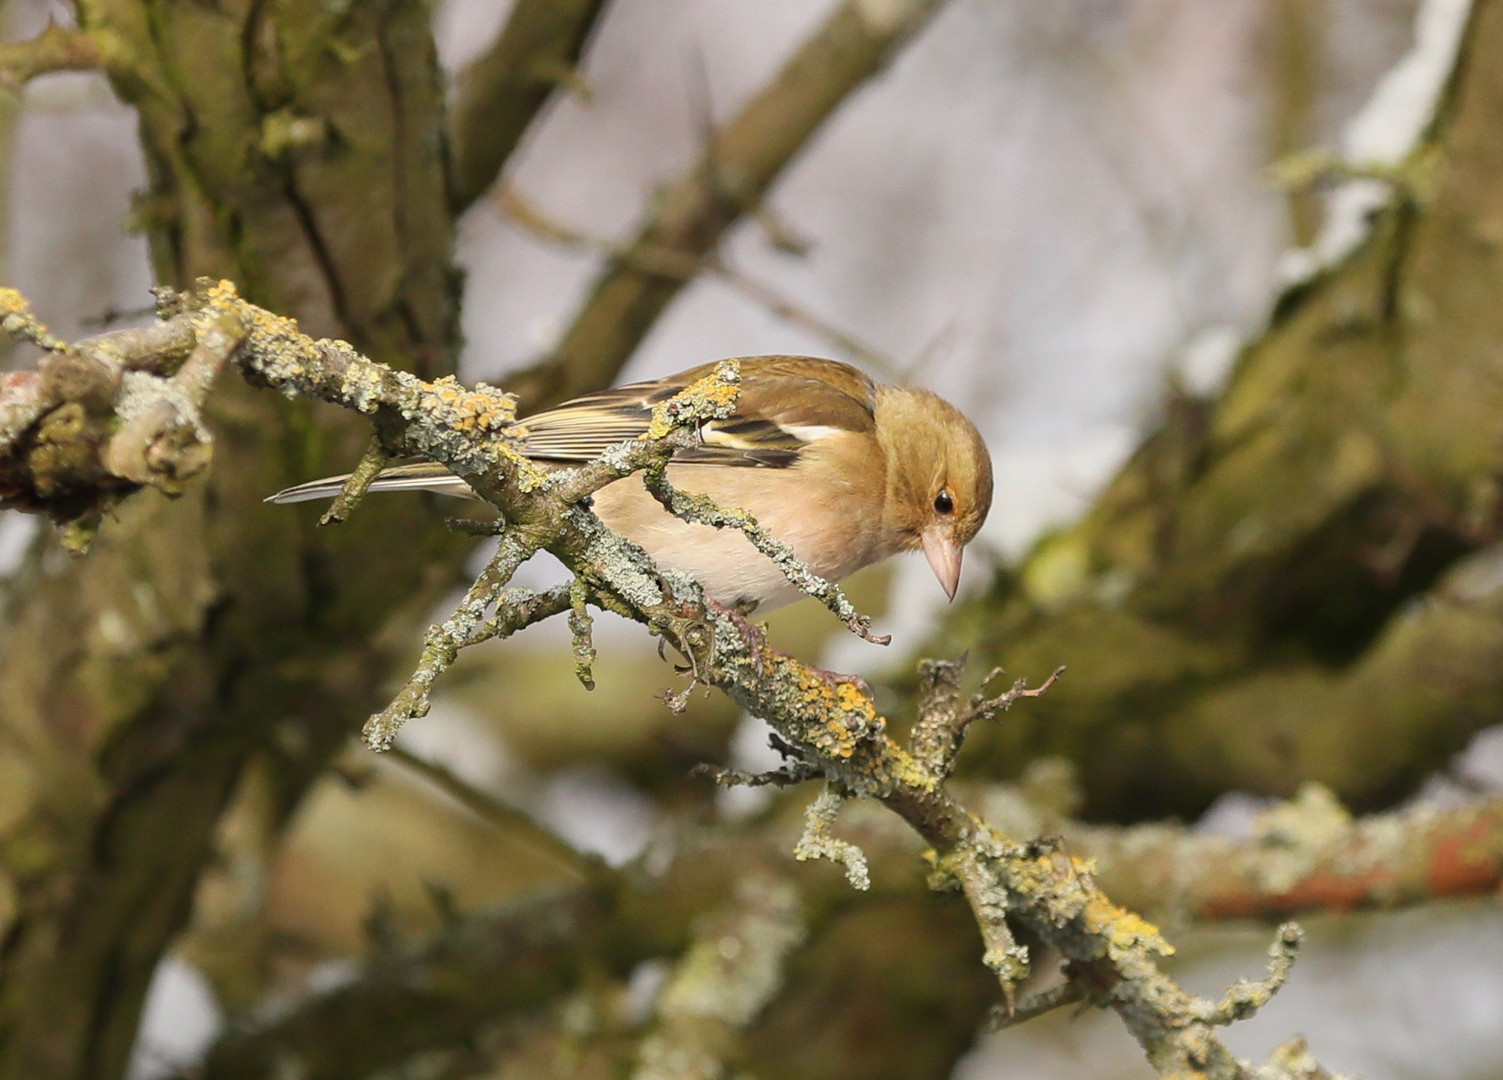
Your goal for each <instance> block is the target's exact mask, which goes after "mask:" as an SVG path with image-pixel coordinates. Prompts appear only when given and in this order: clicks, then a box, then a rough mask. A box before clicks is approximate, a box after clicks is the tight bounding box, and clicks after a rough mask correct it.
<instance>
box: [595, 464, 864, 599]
mask: <svg viewBox="0 0 1503 1080" xmlns="http://www.w3.org/2000/svg"><path fill="white" fill-rule="evenodd" d="M668 479H669V482H670V483H672V484H673V485H674V486H675V487H676V488H678V489H679V490H681V491H686V492H695V493H697V494H703V495H707V496H709V497H710V498H712V499H714V500H715V501H716V502H717V503H719V504H720V505H721V506H723V507H727V508H738V509H741V510H745V511H747V512H748V513H749V514H751V515H752V516H753V517H754V518H756V519H757V521H758V522H759V523H760V524H761V525H762V527H763V528H765V529H766V530H767V531H768V532H769V533H771V534H772V535H773V536H774V537H776V538H777V539H779V540H781V541H782V542H783V543H785V544H787V545H789V546H790V547H791V548H792V549H793V551H794V554H796V555H797V556H798V557H799V559H800V560H802V561H803V562H804V563H806V564H807V565H808V566H809V568H810V569H812V570H813V571H814V572H815V573H817V574H819V575H820V576H821V577H824V578H828V579H830V580H832V581H839V580H840V579H842V578H844V577H846V576H848V575H849V574H852V573H854V572H855V571H857V570H859V569H861V568H862V567H863V566H866V565H868V564H870V563H872V562H875V561H877V560H878V559H880V558H883V557H885V556H886V555H887V554H890V552H887V551H883V550H880V545H879V543H878V539H879V528H880V523H881V506H880V503H877V504H875V505H872V503H871V500H870V499H867V498H863V496H862V495H861V494H860V493H858V492H857V491H856V490H855V489H854V487H853V486H852V485H851V484H850V483H849V482H847V481H845V480H843V479H842V478H841V477H840V475H839V474H838V473H835V472H831V473H830V474H829V475H828V476H822V474H821V470H818V469H815V470H811V471H805V470H803V469H802V468H801V467H800V466H794V467H793V468H789V469H758V468H744V467H739V466H721V465H677V466H670V467H669V469H668ZM595 512H596V513H597V514H598V515H599V516H600V519H601V521H602V522H604V523H605V525H606V527H607V528H609V529H610V530H611V531H612V532H614V533H616V534H618V535H620V536H624V537H626V538H627V539H629V540H632V541H634V542H636V543H637V544H639V545H641V547H642V548H643V549H644V550H646V552H647V553H648V554H649V555H651V556H652V558H653V561H655V562H656V563H657V564H658V565H659V566H660V567H662V568H663V569H665V570H678V571H682V572H684V573H687V574H690V575H692V576H693V577H694V578H695V579H697V580H698V581H699V583H700V584H701V585H703V586H704V588H705V591H706V592H707V593H708V594H709V595H710V596H711V597H713V598H714V599H716V600H718V601H720V602H721V603H723V604H735V603H739V602H744V601H755V602H756V603H757V605H758V607H759V609H760V610H767V609H768V608H773V607H779V606H781V605H783V604H788V603H791V602H792V601H794V600H797V599H798V598H799V597H800V595H801V594H800V592H799V590H798V589H796V588H795V587H794V586H792V585H791V584H789V582H788V579H787V578H786V577H785V576H784V574H783V572H782V571H781V570H780V569H778V567H777V565H776V564H775V563H773V561H772V560H771V559H769V558H767V557H766V556H765V555H763V554H762V553H761V552H759V551H757V550H756V548H754V547H753V546H752V544H751V542H750V541H749V540H747V539H746V537H745V536H744V535H743V534H742V533H741V532H740V531H739V530H736V529H730V528H727V529H716V528H714V527H712V526H708V525H697V524H690V523H689V522H686V521H683V520H681V519H679V518H677V517H674V516H673V515H672V514H670V513H668V512H667V511H666V510H664V509H663V508H662V506H661V505H660V504H659V503H658V502H657V500H656V499H654V498H653V497H652V496H651V495H650V494H649V493H648V491H647V489H646V487H645V486H644V484H643V483H642V478H641V477H640V476H637V475H633V476H628V477H626V478H625V479H622V480H618V481H616V482H615V483H614V484H611V485H609V486H607V487H605V488H602V489H601V490H600V491H598V492H597V493H596V494H595Z"/></svg>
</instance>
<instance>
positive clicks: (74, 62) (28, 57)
mask: <svg viewBox="0 0 1503 1080" xmlns="http://www.w3.org/2000/svg"><path fill="white" fill-rule="evenodd" d="M103 62H104V61H103V56H102V55H101V54H100V52H99V47H98V45H96V44H95V42H94V38H93V37H92V36H90V35H89V34H88V33H87V32H86V31H83V30H73V29H69V28H68V27H64V26H59V25H58V24H57V23H55V22H54V23H48V24H47V29H46V30H43V31H42V32H41V33H40V34H39V35H37V36H36V37H34V38H32V39H31V40H29V41H9V42H3V43H0V88H3V89H6V90H9V91H10V92H11V93H17V92H19V91H20V89H21V88H22V87H23V86H25V85H26V84H27V83H28V82H30V81H31V80H32V79H34V78H36V77H37V76H38V75H46V74H48V73H50V72H54V71H92V70H94V69H96V68H99V67H101V66H103Z"/></svg>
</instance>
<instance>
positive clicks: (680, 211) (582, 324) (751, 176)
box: [513, 0, 942, 401]
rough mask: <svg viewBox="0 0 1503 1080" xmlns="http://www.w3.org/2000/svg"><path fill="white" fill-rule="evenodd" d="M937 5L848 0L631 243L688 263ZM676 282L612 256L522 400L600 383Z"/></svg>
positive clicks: (659, 204)
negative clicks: (675, 254) (675, 256)
mask: <svg viewBox="0 0 1503 1080" xmlns="http://www.w3.org/2000/svg"><path fill="white" fill-rule="evenodd" d="M941 6H942V0H886V2H884V3H882V4H873V3H871V0H844V2H843V3H841V4H840V5H839V6H838V7H837V8H836V9H835V10H834V11H833V12H832V13H831V14H830V16H829V17H828V18H827V19H826V20H825V21H824V23H823V24H822V25H821V26H820V28H819V29H818V30H817V31H816V32H815V33H814V34H813V35H812V36H811V37H810V38H809V39H808V40H807V41H805V42H804V44H803V45H802V46H801V47H800V48H799V49H798V51H797V52H796V53H795V54H794V55H793V56H792V57H790V58H789V60H788V62H787V63H785V64H784V65H783V67H782V69H781V70H780V71H779V72H778V73H777V75H776V76H774V77H773V79H772V81H771V82H769V83H768V84H767V85H766V86H765V87H763V88H762V90H761V91H759V92H758V93H757V94H756V95H754V96H753V97H752V99H751V100H750V101H748V102H747V103H746V105H745V106H743V107H742V109H741V110H740V112H739V113H737V114H736V115H735V116H734V117H732V118H731V119H730V120H729V121H728V122H727V123H726V124H725V125H724V126H723V127H722V128H721V129H720V131H719V132H718V133H717V135H716V137H715V139H714V141H713V142H712V144H711V145H709V146H707V147H706V148H705V151H704V154H703V156H702V157H701V159H700V161H699V162H698V163H697V164H696V165H695V166H694V167H693V168H692V169H691V170H690V171H689V172H688V173H687V174H685V175H684V176H683V177H681V178H680V179H678V180H676V181H674V182H673V183H671V184H669V185H667V186H666V187H665V188H663V189H662V190H661V193H660V194H659V195H658V196H657V197H655V199H654V207H655V209H654V211H653V212H652V214H651V215H650V216H649V217H648V218H647V219H646V220H645V221H644V222H643V224H642V226H641V227H640V228H639V229H638V230H637V233H636V236H635V238H634V239H633V240H632V242H631V244H630V245H629V247H628V251H629V252H633V253H640V252H644V251H672V252H676V253H678V254H679V255H680V256H683V257H686V258H688V259H690V260H693V261H697V260H699V259H701V258H703V257H704V256H706V255H708V254H709V253H710V252H712V251H714V250H715V248H716V247H717V246H718V244H719V243H720V238H721V237H722V236H723V235H724V234H725V232H726V230H727V229H729V228H730V227H731V226H732V225H734V224H735V223H736V222H737V221H739V220H740V219H741V217H742V215H743V214H746V213H748V212H751V211H755V209H756V208H757V207H758V206H759V205H760V203H761V201H762V197H763V195H764V194H765V193H766V192H767V190H768V188H769V187H770V186H771V185H772V183H773V181H774V180H776V179H777V177H778V176H779V175H780V174H781V173H782V171H783V169H784V168H785V167H787V165H788V163H789V162H790V161H792V160H793V158H794V156H795V155H796V154H797V153H798V152H799V151H800V150H801V149H803V147H804V145H805V144H806V143H807V142H808V141H809V138H810V137H811V136H812V135H813V134H814V132H815V131H816V130H818V128H819V127H820V125H821V124H823V123H824V121H825V120H826V119H827V118H828V117H829V116H830V115H831V114H832V113H833V112H834V111H835V110H836V109H837V108H838V107H839V106H840V104H841V103H842V102H843V101H845V100H846V98H847V97H849V96H850V94H851V93H852V92H853V91H854V90H855V89H856V88H857V87H859V86H860V85H861V84H862V83H864V82H865V81H866V80H867V79H868V78H870V77H871V76H872V75H873V74H875V73H876V72H878V71H880V70H881V69H882V68H883V66H884V65H886V64H887V63H888V62H889V61H890V60H891V58H892V57H893V55H894V54H895V53H896V52H897V51H898V49H899V48H900V47H901V46H902V44H903V43H904V42H905V41H906V40H907V39H908V38H909V37H910V36H911V35H913V34H914V33H916V32H917V31H918V30H919V29H920V28H921V27H923V26H924V24H925V23H927V22H928V20H929V19H930V18H931V17H932V16H933V15H934V13H935V12H936V11H938V10H939V8H940V7H941ZM683 286H684V280H683V279H682V278H680V277H677V276H672V275H663V274H659V273H654V272H651V271H647V270H643V269H641V268H639V267H638V265H637V264H636V262H635V260H634V259H631V258H627V259H622V260H618V261H615V262H613V263H612V264H611V265H610V266H608V267H606V268H605V270H604V271H603V272H602V273H601V275H600V276H599V277H598V278H597V279H596V281H595V284H594V286H593V287H592V288H591V290H590V293H589V296H588V297H587V298H586V300H585V301H584V304H583V305H582V306H581V307H580V309H579V311H578V312H577V314H576V315H575V317H574V319H573V321H572V323H571V325H570V327H569V329H568V330H567V331H566V332H565V333H564V335H563V337H562V339H561V340H560V341H559V343H558V344H557V345H556V346H555V347H554V348H553V349H552V350H551V351H550V353H549V355H548V356H547V357H545V358H544V359H543V360H542V361H540V362H539V363H538V364H536V365H534V366H533V367H532V368H529V369H528V370H527V371H526V372H522V373H520V377H519V378H517V379H516V380H514V382H513V385H514V387H515V388H516V389H517V390H518V392H519V393H521V394H522V395H523V396H524V397H525V398H526V399H527V400H529V401H532V400H536V401H550V400H562V399H563V398H566V397H571V396H573V395H575V394H579V393H582V392H584V391H587V390H591V389H594V388H595V387H597V386H603V385H605V384H606V383H608V382H609V381H610V380H611V378H612V377H613V376H614V375H615V374H616V372H618V371H619V370H620V369H621V367H622V365H623V364H624V363H625V361H626V358H627V357H628V356H630V355H631V353H632V352H633V351H634V350H635V349H636V347H637V345H638V344H639V343H640V342H641V341H642V339H643V337H644V336H646V334H647V331H648V330H649V329H651V327H652V325H653V323H654V322H656V320H657V318H658V316H659V315H660V314H661V313H662V312H663V310H664V309H666V308H667V306H668V305H669V304H670V303H671V302H672V301H673V299H674V297H676V296H677V295H678V293H679V290H680V289H682V288H683Z"/></svg>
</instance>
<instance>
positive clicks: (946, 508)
mask: <svg viewBox="0 0 1503 1080" xmlns="http://www.w3.org/2000/svg"><path fill="white" fill-rule="evenodd" d="M934 509H936V510H938V511H939V512H940V513H941V514H952V513H954V512H955V500H954V499H952V498H951V497H950V493H949V491H947V490H944V489H941V490H940V493H939V494H938V495H936V496H934Z"/></svg>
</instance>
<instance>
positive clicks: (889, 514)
mask: <svg viewBox="0 0 1503 1080" xmlns="http://www.w3.org/2000/svg"><path fill="white" fill-rule="evenodd" d="M713 366H714V365H713V364H705V365H702V366H700V367H696V368H690V369H689V370H688V371H684V372H680V373H679V374H677V375H670V376H668V377H667V378H663V379H656V380H653V381H651V382H641V383H633V384H631V385H629V386H619V387H615V388H614V389H610V390H603V391H601V392H600V393H596V394H587V395H585V396H584V397H579V398H575V399H574V400H573V401H568V402H565V403H564V404H562V405H559V406H557V407H555V408H552V409H548V410H546V411H544V412H541V413H536V414H534V415H533V416H529V417H527V418H525V419H524V420H522V421H520V423H519V428H520V429H521V430H519V432H518V434H521V435H523V439H524V443H523V445H524V452H525V453H526V454H527V456H528V457H531V458H533V459H534V460H536V461H539V462H542V463H556V464H560V465H562V464H565V463H577V462H581V461H588V460H590V459H591V458H593V457H595V456H597V455H598V454H600V453H601V452H602V451H604V450H605V449H606V448H607V447H610V446H612V445H613V444H616V443H619V442H622V441H623V440H626V439H633V438H639V437H641V436H642V435H644V434H645V433H646V431H647V426H648V424H649V423H650V421H651V419H652V409H653V406H654V405H656V404H658V403H660V402H662V401H665V400H667V399H668V398H669V397H672V396H673V395H674V394H676V393H678V392H679V391H680V390H682V389H684V388H685V387H686V386H688V385H689V384H691V383H693V382H694V381H696V380H697V379H700V378H703V377H704V376H706V375H708V374H709V373H710V370H711V368H712V367H713ZM740 367H741V393H740V396H739V398H738V399H737V402H736V410H735V412H734V413H733V414H732V415H730V416H728V417H726V418H725V419H723V420H714V421H711V422H709V423H707V424H705V425H704V426H703V427H701V428H700V431H699V443H698V445H697V446H694V447H692V448H689V449H685V450H680V451H678V452H677V453H675V455H674V457H673V461H672V464H671V465H670V466H669V468H668V477H669V481H670V482H671V483H672V484H673V485H674V486H675V487H679V488H681V489H682V490H684V491H693V492H699V493H701V494H704V495H708V496H709V497H710V498H712V499H714V500H715V501H716V502H717V503H719V504H720V505H722V506H726V507H738V508H740V509H743V510H746V511H747V512H748V513H750V514H751V515H752V516H753V517H755V518H756V519H757V521H759V522H760V523H761V524H762V526H763V527H764V528H766V529H767V531H768V532H769V533H771V534H772V535H773V536H776V537H777V538H778V539H780V540H782V541H783V542H784V543H786V544H788V545H789V546H790V547H792V548H793V550H794V552H795V553H796V554H797V555H798V557H799V558H800V559H802V560H803V561H804V562H806V563H807V564H808V565H809V566H810V568H811V569H813V570H814V572H815V573H817V574H819V575H820V576H821V577H825V578H828V579H829V580H831V581H839V580H840V579H842V578H844V577H846V576H847V575H849V574H852V573H854V572H855V571H857V570H860V569H861V568H862V567H864V566H869V565H871V564H872V563H876V562H880V561H882V560H883V559H886V558H888V557H889V556H891V555H895V554H897V553H898V552H900V551H914V550H918V549H922V550H923V552H924V555H925V557H926V558H927V559H928V560H929V565H930V566H931V567H932V568H933V570H934V574H935V576H936V577H938V578H939V583H940V585H941V586H942V587H943V588H944V590H945V592H946V593H947V594H948V595H949V596H950V598H951V599H954V597H955V590H956V588H957V587H958V586H959V584H960V560H961V553H962V551H963V550H964V548H965V545H966V544H968V543H970V541H971V540H972V538H973V537H975V535H976V533H977V531H978V530H979V529H980V528H981V524H982V522H983V521H985V520H986V514H987V511H988V510H989V509H990V508H991V502H992V466H991V457H990V455H989V454H988V453H987V449H986V444H985V443H984V442H983V441H982V439H981V434H980V433H979V432H978V431H977V430H976V427H975V425H974V424H972V423H971V422H970V421H969V420H967V419H966V418H965V417H964V416H962V415H961V414H960V412H959V410H957V409H956V408H955V407H954V406H953V405H951V404H950V403H949V402H947V401H945V400H943V399H942V398H940V397H938V396H937V395H935V394H932V393H930V392H929V391H927V390H921V389H917V388H913V387H903V386H884V385H882V384H880V383H875V382H873V381H872V380H871V379H869V378H868V377H867V376H866V375H864V374H863V373H862V372H860V371H858V370H857V369H856V368H854V367H851V366H850V365H849V364H842V363H838V362H837V361H834V360H819V359H815V358H814V357H808V356H754V357H748V358H746V359H743V360H741V361H740ZM524 432H525V434H524ZM344 481H345V477H343V476H336V477H329V478H327V479H323V480H314V481H311V482H309V483H306V484H299V485H298V486H296V487H291V488H288V489H287V490H285V491H281V492H278V493H277V494H276V495H273V496H272V497H271V498H270V499H269V500H268V501H269V502H279V503H291V502H302V501H304V500H307V499H318V498H324V497H328V496H331V495H334V494H336V493H338V491H339V490H340V488H341V486H342V485H343V484H344ZM370 490H371V491H416V490H423V491H436V492H441V493H443V494H447V495H470V494H471V492H470V489H469V487H468V486H467V485H466V484H465V482H464V481H463V480H461V479H459V477H457V476H454V475H453V474H451V473H449V472H448V471H447V470H445V469H444V468H443V467H442V466H440V465H435V464H432V463H428V462H420V463H416V464H411V465H398V466H395V467H393V468H389V469H386V470H384V471H383V472H382V473H381V475H380V476H379V477H378V478H377V479H376V481H375V483H373V484H372V485H371V488H370ZM594 509H595V513H596V514H598V515H599V517H600V520H601V521H602V522H604V524H605V525H606V527H607V528H609V529H610V530H611V531H612V532H614V533H616V534H617V535H619V536H624V537H626V538H628V539H630V540H633V541H635V542H636V543H637V544H639V545H641V547H642V548H643V549H644V550H646V552H647V553H648V554H649V555H651V556H652V558H653V560H654V561H656V562H657V564H658V565H659V566H661V567H663V568H665V569H670V570H679V571H683V572H684V573H687V574H690V575H692V576H693V577H694V578H695V579H697V580H698V581H699V583H700V584H701V585H702V586H704V589H705V591H706V593H708V594H709V595H710V596H711V597H713V598H714V599H716V600H718V601H720V602H721V603H723V604H727V605H732V604H741V605H755V606H758V607H760V608H762V609H764V610H765V609H767V608H771V607H777V606H780V605H782V604H787V603H790V602H791V601H794V600H797V599H798V598H799V596H800V595H801V594H800V592H799V591H798V590H797V589H796V588H795V587H794V586H793V585H791V584H789V582H788V579H787V578H786V577H784V576H783V573H782V572H781V571H780V570H779V569H778V568H777V566H776V565H774V564H773V562H772V561H771V560H770V559H768V558H766V557H765V556H763V555H762V554H761V553H759V552H758V551H757V550H756V549H755V548H753V547H752V545H751V543H750V542H749V541H748V540H747V539H746V537H744V536H743V535H741V534H740V533H739V532H737V531H736V530H734V529H715V528H712V527H711V526H708V525H697V524H690V523H689V522H686V521H681V520H680V519H678V518H676V517H674V516H673V515H671V514H669V513H668V512H667V511H666V510H664V509H663V507H662V506H661V505H660V504H659V503H658V502H657V500H656V499H654V498H653V497H652V496H651V495H650V494H649V493H648V492H647V489H646V488H645V487H644V485H643V483H642V478H641V477H640V476H639V475H634V476H629V477H626V478H625V479H622V480H618V481H616V482H615V483H613V484H610V485H608V486H607V487H604V488H602V489H601V490H600V491H598V492H596V493H595V495H594Z"/></svg>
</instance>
